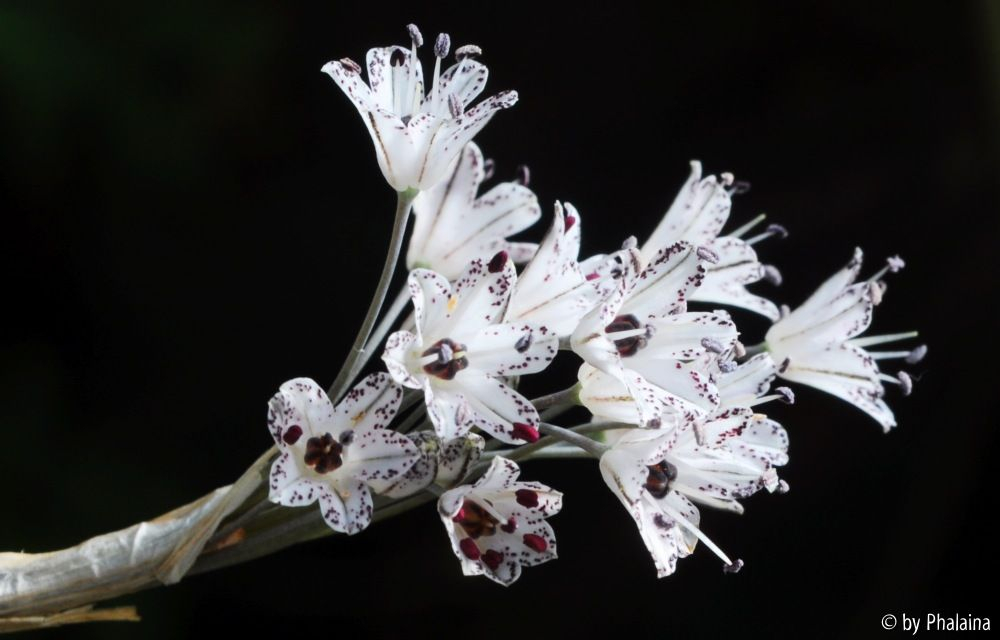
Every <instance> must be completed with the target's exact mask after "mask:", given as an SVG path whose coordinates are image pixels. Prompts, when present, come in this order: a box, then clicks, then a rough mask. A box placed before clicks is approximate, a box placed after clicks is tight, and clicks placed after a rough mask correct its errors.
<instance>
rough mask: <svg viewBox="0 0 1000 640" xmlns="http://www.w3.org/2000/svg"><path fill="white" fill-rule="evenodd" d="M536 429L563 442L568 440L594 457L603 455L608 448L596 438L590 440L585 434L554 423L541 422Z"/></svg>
mask: <svg viewBox="0 0 1000 640" xmlns="http://www.w3.org/2000/svg"><path fill="white" fill-rule="evenodd" d="M538 430H539V431H541V432H542V433H544V434H546V435H550V436H552V437H554V438H556V439H558V440H562V441H563V442H568V443H570V444H571V445H574V446H576V447H580V448H581V449H583V450H584V451H586V452H587V453H589V454H590V455H592V456H594V457H595V458H600V457H601V456H602V455H604V452H605V451H607V450H608V447H607V446H606V445H603V444H601V443H600V442H597V441H596V440H592V439H591V438H588V437H587V436H584V435H580V434H579V433H576V432H575V431H570V430H569V429H563V428H562V427H559V426H556V425H554V424H548V423H546V422H543V423H541V424H540V425H538Z"/></svg>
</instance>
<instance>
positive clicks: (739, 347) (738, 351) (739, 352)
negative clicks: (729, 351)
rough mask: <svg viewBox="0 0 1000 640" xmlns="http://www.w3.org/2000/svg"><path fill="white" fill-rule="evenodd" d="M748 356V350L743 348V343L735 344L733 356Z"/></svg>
mask: <svg viewBox="0 0 1000 640" xmlns="http://www.w3.org/2000/svg"><path fill="white" fill-rule="evenodd" d="M746 354H747V348H746V347H744V346H743V343H742V342H740V341H739V340H737V341H736V342H734V343H733V355H735V356H736V357H737V358H742V357H743V356H745V355H746Z"/></svg>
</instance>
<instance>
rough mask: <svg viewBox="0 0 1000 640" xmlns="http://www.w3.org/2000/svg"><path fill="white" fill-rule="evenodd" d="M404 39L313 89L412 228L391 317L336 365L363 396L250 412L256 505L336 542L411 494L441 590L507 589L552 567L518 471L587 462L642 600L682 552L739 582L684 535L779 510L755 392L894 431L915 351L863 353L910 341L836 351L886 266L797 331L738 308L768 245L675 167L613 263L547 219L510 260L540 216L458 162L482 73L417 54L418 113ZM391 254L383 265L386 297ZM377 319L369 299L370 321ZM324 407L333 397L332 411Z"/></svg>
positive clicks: (314, 396)
mask: <svg viewBox="0 0 1000 640" xmlns="http://www.w3.org/2000/svg"><path fill="white" fill-rule="evenodd" d="M409 35H410V46H409V47H395V46H393V47H382V48H375V49H372V50H371V51H369V52H368V55H367V57H366V66H365V68H366V70H367V81H366V80H364V79H363V73H364V71H363V70H362V67H361V65H359V64H357V63H355V62H353V61H352V60H350V59H347V58H344V59H341V60H339V61H334V62H331V63H329V64H327V65H326V66H325V67H323V70H324V71H325V72H326V73H328V74H329V75H330V76H331V77H332V78H333V80H334V81H335V82H336V84H337V86H339V87H340V88H341V89H342V90H343V91H344V93H345V94H346V95H347V97H348V98H349V99H350V100H351V102H352V103H353V104H354V106H355V107H356V108H357V110H358V112H359V113H360V114H361V116H362V119H363V121H364V123H365V126H366V127H367V128H368V130H369V133H370V134H371V137H372V141H373V143H374V146H375V152H376V157H377V159H378V164H379V167H380V168H381V170H382V173H383V174H384V176H385V178H386V181H387V182H388V183H389V185H390V186H391V187H392V188H393V189H394V190H396V191H397V192H398V193H399V197H400V203H401V205H400V211H401V212H402V215H403V216H404V217H403V219H402V220H403V223H404V225H405V222H406V219H407V217H410V216H411V215H412V218H413V222H414V223H413V229H412V233H411V236H410V239H409V245H408V248H407V250H406V251H405V262H406V266H407V268H408V269H409V275H408V278H407V282H406V290H405V292H402V294H401V295H402V296H408V298H409V302H410V303H411V305H412V314H411V315H409V317H405V316H404V315H403V314H402V311H403V307H404V305H403V304H399V305H396V308H395V310H394V311H389V312H386V313H384V315H383V320H382V324H381V325H380V328H379V329H378V330H376V331H375V332H374V333H372V332H371V326H370V323H369V326H368V327H367V329H363V331H362V334H361V336H360V338H361V340H362V342H361V343H359V344H363V345H364V348H363V349H359V350H357V351H356V352H353V351H352V353H351V355H350V356H349V358H348V361H347V362H346V363H345V364H344V368H345V371H350V372H355V371H358V370H360V369H361V368H362V366H363V365H364V363H365V362H367V360H363V359H360V358H362V357H366V356H363V354H370V353H372V352H381V354H382V357H381V360H382V363H383V364H384V367H385V369H386V372H383V373H375V374H371V375H369V376H368V377H366V378H364V379H363V380H361V381H360V382H359V383H358V384H357V385H356V386H354V387H353V388H351V389H350V390H348V391H347V392H346V393H343V394H342V397H333V398H332V399H331V398H330V397H328V396H327V393H326V392H325V391H324V390H323V389H322V388H320V387H319V386H318V385H317V384H316V383H315V382H313V381H312V380H308V379H303V378H299V379H295V380H291V381H289V382H286V383H285V384H284V385H282V386H281V389H280V390H279V392H278V394H277V395H275V397H274V398H273V399H272V400H271V403H270V405H269V412H268V423H269V426H270V430H271V434H272V436H273V438H274V441H275V443H276V444H277V446H278V448H279V450H280V455H279V456H278V458H277V459H276V460H275V461H274V463H273V467H272V469H271V480H270V497H271V500H272V501H274V502H277V503H280V504H282V505H286V506H305V505H309V504H312V503H314V502H319V504H320V508H321V513H322V517H323V519H324V520H325V521H326V522H327V524H328V525H329V526H330V527H331V528H332V529H334V530H336V531H340V532H344V533H348V534H353V533H357V532H358V531H360V530H362V529H364V528H365V527H366V526H367V525H368V524H369V522H370V521H371V520H372V514H373V500H372V497H371V494H370V491H374V492H376V493H379V494H383V495H384V496H385V497H384V500H386V501H387V503H393V504H395V503H398V501H400V500H403V499H406V498H407V497H408V496H414V495H416V494H421V493H426V492H430V493H432V494H434V495H437V496H438V503H437V508H438V512H439V514H440V516H441V520H442V522H443V523H444V527H445V529H446V531H447V533H448V536H449V538H450V540H451V545H452V548H453V550H454V552H455V555H456V556H457V558H458V559H459V561H460V562H461V567H462V571H463V572H464V573H465V574H466V575H485V576H487V577H489V578H490V579H492V580H494V581H496V582H498V583H500V584H503V585H509V584H511V583H512V582H514V581H515V580H517V578H518V577H519V576H520V574H521V570H522V567H525V566H533V565H536V564H540V563H543V562H547V561H548V560H552V559H554V558H555V557H556V548H557V547H556V539H555V534H554V532H553V529H552V527H551V525H550V524H549V523H548V522H547V518H549V517H550V516H553V515H555V514H557V513H558V512H559V510H560V508H561V506H562V494H561V493H559V492H558V491H556V490H554V489H551V488H549V487H547V486H545V485H542V484H539V483H537V482H529V481H522V480H519V475H520V468H519V467H518V464H517V461H518V460H525V459H537V458H545V457H556V456H566V455H573V456H579V457H591V458H596V459H597V462H598V464H597V468H598V469H599V471H600V473H601V476H602V477H603V479H604V480H605V482H606V484H607V486H608V488H609V489H610V490H611V491H612V493H613V494H614V495H615V496H616V497H617V498H618V499H619V500H620V501H621V503H622V505H624V507H625V509H626V511H627V512H628V514H629V515H630V516H631V517H632V519H633V520H634V522H635V525H636V526H637V527H638V530H639V533H640V537H641V539H642V541H643V542H644V543H645V545H646V547H647V548H648V550H649V552H650V555H651V556H652V559H653V562H654V565H655V567H656V570H657V573H658V575H659V576H661V577H662V576H666V575H669V574H671V573H673V572H674V570H675V568H676V564H677V560H678V559H679V558H683V557H685V556H687V555H689V554H691V553H692V552H693V551H694V549H695V548H696V546H697V544H698V543H699V542H700V543H702V544H703V545H704V546H706V547H708V548H709V549H710V550H711V551H712V552H714V553H715V554H716V555H717V556H718V557H719V558H720V559H721V560H722V562H723V565H724V568H725V569H726V570H727V571H729V572H734V571H736V570H738V569H739V568H740V567H742V565H743V562H742V561H741V560H739V559H736V560H734V559H732V558H730V556H728V555H727V554H726V553H725V552H723V551H722V550H721V549H720V548H719V547H718V546H717V545H716V544H714V543H713V542H712V541H711V539H710V538H709V537H708V536H707V535H706V534H705V533H704V532H703V531H702V530H701V528H700V511H699V509H700V508H704V507H710V508H715V509H721V510H724V511H730V512H734V513H742V512H743V506H742V504H741V502H740V501H741V500H743V499H744V498H747V497H749V496H750V495H752V494H754V493H757V492H759V491H762V490H763V491H766V492H769V493H784V492H785V491H787V490H788V484H787V483H786V482H785V481H783V480H781V479H780V478H779V477H778V469H779V468H780V467H782V466H783V465H785V464H786V463H787V462H788V434H787V432H786V430H785V428H784V427H783V426H782V425H781V424H779V423H778V422H776V421H775V420H773V419H771V418H769V417H768V416H766V415H765V414H763V413H761V412H760V406H761V405H763V404H765V403H769V402H773V401H775V400H778V401H782V402H784V403H787V404H791V403H792V402H793V401H794V393H793V392H792V390H791V389H789V388H788V387H785V386H774V384H775V381H776V380H777V379H778V378H780V379H782V380H785V381H788V382H792V383H798V384H803V385H808V386H811V387H815V388H817V389H820V390H823V391H826V392H828V393H830V394H833V395H835V396H837V397H839V398H842V399H844V400H846V401H848V402H849V403H851V404H853V405H854V406H856V407H858V408H860V409H861V410H863V411H865V412H866V413H867V414H868V415H870V416H871V417H872V418H874V419H875V420H876V421H878V422H879V424H881V425H882V426H883V427H884V428H885V429H886V430H888V429H889V428H891V427H894V426H895V424H896V421H895V419H894V417H893V414H892V411H891V410H890V409H889V407H888V405H887V404H886V402H885V400H884V397H883V396H884V394H885V388H884V386H883V383H886V382H891V383H894V384H896V385H898V386H899V387H900V388H901V389H902V391H903V393H904V395H905V394H908V393H909V392H910V390H911V387H912V378H911V377H910V376H909V375H907V374H906V373H905V372H898V373H896V375H895V376H889V375H887V374H885V373H883V372H881V371H880V369H879V366H878V362H879V360H882V359H889V358H900V359H905V360H906V361H907V362H908V363H910V364H914V363H916V362H917V361H919V360H920V359H921V358H922V357H923V355H924V354H925V353H926V347H923V346H919V347H916V348H913V349H907V350H900V351H885V352H870V351H866V350H865V348H866V347H870V346H872V345H875V344H880V343H885V342H890V341H894V340H901V339H906V338H911V337H913V336H915V334H914V333H905V334H891V335H882V336H872V337H859V335H860V334H861V333H862V332H863V331H865V329H867V328H868V326H869V324H870V323H871V319H872V312H873V310H874V308H875V306H877V305H878V304H879V303H880V302H881V300H882V298H883V296H884V293H885V284H884V283H883V281H882V277H883V276H884V275H885V274H886V273H887V272H896V271H899V269H901V268H902V266H903V262H902V260H900V259H899V258H898V257H894V258H890V259H889V260H888V261H887V264H886V267H885V268H884V269H882V270H880V271H879V272H878V273H876V274H875V275H873V276H872V277H871V278H868V279H867V280H864V281H862V282H857V277H858V274H859V272H860V268H861V251H860V250H857V251H856V252H855V255H854V257H853V258H852V260H851V261H850V263H848V265H847V266H846V267H845V268H844V269H842V270H841V271H839V272H838V273H836V274H834V275H833V276H832V277H831V278H830V279H829V280H827V281H826V282H825V283H823V284H822V285H821V286H820V287H819V289H818V290H817V291H816V293H814V294H813V295H812V296H811V297H810V298H809V299H808V300H807V301H806V302H804V303H803V304H802V305H801V306H799V307H798V308H797V309H795V310H794V311H792V310H790V309H789V308H788V307H786V306H779V305H777V304H775V303H774V302H772V301H771V300H770V299H769V298H768V297H765V296H763V295H761V293H760V292H759V291H756V290H755V291H751V290H750V289H748V287H750V286H755V285H757V283H759V282H760V281H764V283H766V284H770V285H772V286H776V285H780V283H781V275H780V272H779V271H778V270H777V269H776V268H775V267H773V266H771V265H768V264H764V263H763V262H761V261H760V259H759V257H758V254H757V251H758V247H759V243H761V242H762V241H763V240H765V239H767V238H771V237H784V236H785V235H787V232H786V231H785V229H784V228H783V227H781V226H780V225H770V226H768V227H766V228H765V229H764V230H763V231H760V232H758V233H756V234H755V235H750V233H751V231H752V229H754V228H755V226H756V225H757V224H758V223H759V222H760V218H762V216H761V217H759V218H758V219H755V220H753V221H750V222H749V223H747V224H744V225H743V226H742V227H740V228H738V229H735V230H731V231H729V232H724V229H725V228H726V227H727V223H728V222H729V216H730V211H731V209H732V202H733V197H734V196H736V195H738V194H740V193H741V192H743V191H744V190H745V189H746V185H745V183H741V182H738V181H737V180H736V179H735V178H734V176H733V175H732V174H729V173H722V174H719V175H718V176H715V175H707V176H706V175H703V172H702V166H701V164H700V163H699V162H697V161H694V162H692V163H691V173H690V176H689V178H688V180H687V181H686V182H685V183H684V185H683V186H682V187H681V189H680V192H679V193H678V194H677V196H676V197H675V198H674V200H673V203H672V204H671V205H670V207H669V208H668V210H667V212H666V214H665V215H664V216H663V218H662V220H661V221H660V223H659V224H658V225H657V226H656V228H655V229H654V230H653V231H652V233H651V234H650V235H649V238H648V240H647V241H646V242H645V243H643V244H642V245H641V246H640V244H639V243H638V242H637V241H636V239H635V238H621V240H623V243H622V244H621V245H620V247H621V248H620V249H617V250H614V251H612V252H610V253H607V254H599V255H594V256H590V257H586V258H583V257H581V256H580V238H581V230H582V228H583V224H582V220H581V215H580V213H579V212H578V211H577V210H576V208H575V207H574V206H573V205H572V204H570V203H568V202H556V203H555V206H554V211H553V213H552V216H551V219H550V220H551V222H550V224H549V227H548V231H547V232H546V233H545V234H544V235H542V237H541V238H539V241H538V243H537V244H535V243H530V242H522V241H519V240H514V239H512V237H513V236H515V235H516V234H519V233H521V232H522V231H525V230H526V229H528V228H529V227H531V226H532V225H533V224H534V223H535V222H537V221H538V219H539V218H540V217H541V216H542V210H541V208H540V206H539V204H538V199H537V198H536V196H535V195H534V193H533V192H532V191H531V189H530V188H529V187H528V179H527V171H526V170H524V171H521V175H520V176H519V178H518V179H517V180H515V181H510V182H500V183H497V184H494V185H493V186H491V187H488V188H484V186H483V185H484V183H486V182H487V181H489V180H490V179H491V177H492V174H493V163H492V162H491V161H489V160H487V159H485V158H484V155H483V152H482V151H481V150H480V148H479V147H478V146H477V145H476V144H475V143H474V142H472V138H473V137H474V136H475V135H476V134H477V133H478V132H479V131H480V130H481V129H482V128H483V127H484V126H485V125H486V123H487V122H488V121H489V120H490V118H491V117H492V116H493V115H494V113H495V112H497V111H498V110H500V109H504V108H507V107H510V106H512V105H513V104H514V103H515V102H516V99H517V95H516V94H515V93H514V92H506V93H502V94H499V95H497V96H494V97H492V98H488V99H487V100H485V101H483V102H480V103H479V104H478V105H477V106H472V107H470V105H471V103H473V102H474V101H475V100H476V98H477V96H478V95H479V94H480V93H481V92H482V90H483V87H484V85H485V82H486V78H487V75H488V73H487V68H486V66H485V65H484V64H482V63H481V62H479V61H478V60H477V58H478V57H480V56H481V54H482V52H481V51H480V49H479V47H476V46H474V45H466V46H463V47H459V48H457V49H456V50H455V52H454V53H455V61H454V63H453V64H451V65H450V66H447V68H446V69H444V70H443V71H442V66H443V65H444V62H445V60H446V58H447V57H448V56H449V53H450V50H451V46H450V38H449V37H448V36H447V35H445V34H441V35H439V36H438V37H437V38H436V40H435V43H434V46H433V54H434V70H433V75H432V79H431V82H430V83H429V86H430V89H429V90H425V85H424V75H423V70H422V67H421V65H420V62H419V60H418V59H417V54H418V50H419V49H420V47H421V46H422V44H423V36H422V35H421V33H420V31H419V30H418V29H417V28H416V27H415V26H413V25H410V27H409ZM480 191H484V192H483V193H480ZM397 215H399V214H397ZM612 248H613V247H612ZM398 253H399V252H398V251H396V252H393V251H390V256H389V258H388V262H387V272H388V273H390V275H391V272H392V269H393V267H394V266H395V260H396V258H397V255H398ZM384 280H386V279H385V278H384ZM386 281H387V280H386ZM380 286H381V285H380ZM384 295H385V290H384V288H383V289H382V290H380V291H379V292H378V294H377V295H376V301H375V303H374V304H373V309H374V312H375V313H374V314H373V315H372V317H371V318H370V320H372V321H374V319H375V316H376V315H377V312H378V310H379V308H380V305H381V300H382V299H383V298H384ZM399 299H400V300H401V301H402V300H404V299H405V297H401V298H399ZM748 312H749V313H753V314H758V315H760V316H763V317H764V318H766V319H767V320H769V321H770V322H771V327H770V329H769V330H767V332H766V335H764V336H763V340H761V341H760V342H759V343H757V344H751V343H750V341H748V340H747V339H746V336H745V335H743V334H742V333H741V332H740V331H739V329H738V327H737V320H738V318H739V314H741V313H748ZM401 318H402V319H401ZM392 329H395V331H394V332H392V333H391V335H390V331H391V330H392ZM386 336H388V337H387V338H386ZM383 338H385V342H384V345H383V344H382V340H383ZM560 352H563V353H564V354H565V356H566V357H573V356H574V355H575V356H576V357H578V358H579V359H580V360H582V363H581V364H580V366H579V370H578V375H577V380H575V381H568V384H564V385H562V386H564V387H567V388H565V389H563V390H562V391H555V392H553V393H551V394H549V395H546V396H542V397H539V398H535V399H531V398H529V397H527V396H526V395H524V394H523V393H522V391H521V390H520V384H521V381H522V379H523V378H525V377H526V376H531V375H533V374H537V373H539V372H542V371H544V370H545V369H546V368H547V367H548V366H549V364H550V363H551V362H552V361H553V360H554V359H555V358H556V357H557V356H559V355H560ZM348 377H352V376H348ZM336 387H337V385H334V389H333V391H331V395H333V396H337V395H341V394H340V390H339V389H337V388H336ZM344 388H346V385H345V387H344ZM335 401H336V402H337V404H336V405H335V404H334V402H335ZM577 406H583V407H585V408H586V409H587V410H588V411H589V412H590V414H591V417H590V418H589V419H588V421H585V422H583V423H581V424H578V425H576V426H571V427H561V426H558V425H556V424H553V422H552V421H553V420H555V419H556V418H558V417H559V416H560V415H562V414H563V413H565V412H566V411H567V410H568V409H570V408H573V407H577ZM626 522H627V521H626Z"/></svg>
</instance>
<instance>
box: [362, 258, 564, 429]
mask: <svg viewBox="0 0 1000 640" xmlns="http://www.w3.org/2000/svg"><path fill="white" fill-rule="evenodd" d="M515 280H516V276H515V273H514V267H513V265H512V264H511V261H510V259H509V257H508V256H507V254H506V252H503V251H501V252H500V253H498V254H497V255H496V256H494V257H493V258H492V259H491V260H489V261H488V262H485V261H483V260H475V261H473V262H472V263H471V264H470V265H469V267H468V268H467V269H466V271H465V273H463V274H462V275H461V276H460V277H459V278H458V279H457V280H456V282H455V284H454V287H452V285H451V284H449V282H448V279H447V278H445V277H444V276H442V275H440V274H437V273H434V272H433V271H428V270H426V269H416V270H414V271H412V272H411V273H410V277H409V287H410V296H411V298H412V301H413V308H414V319H415V325H416V326H415V331H416V333H410V332H409V331H399V332H397V333H394V334H392V335H391V336H389V339H388V341H387V342H386V348H385V353H384V354H383V356H382V359H383V361H385V364H386V367H387V368H388V369H389V373H390V374H391V375H392V377H393V378H394V379H395V380H396V381H397V382H399V383H400V384H402V385H404V386H407V387H410V388H412V389H423V391H424V397H425V401H426V404H427V413H428V415H429V416H430V418H431V421H432V422H433V423H434V430H435V432H436V433H437V435H438V437H439V438H441V439H442V440H445V441H448V440H451V439H453V438H457V437H459V436H462V435H464V434H466V433H468V431H469V430H470V429H471V428H473V427H478V428H479V429H482V430H483V431H486V432H488V433H490V434H491V435H493V436H494V437H496V438H499V439H500V440H503V441H504V442H508V443H523V442H533V441H535V440H537V439H538V412H537V411H536V410H535V408H534V407H533V406H532V405H531V402H529V401H528V400H527V399H526V398H525V397H524V396H522V395H521V394H519V393H517V392H516V391H514V390H513V389H511V388H510V387H509V386H508V385H507V383H506V382H505V381H504V380H503V379H502V378H503V377H505V376H517V375H525V374H530V373H536V372H538V371H541V370H542V369H544V368H545V367H547V366H548V364H549V362H551V361H552V359H553V358H554V357H555V355H556V352H557V351H558V346H559V341H558V338H557V337H556V335H555V333H554V332H552V331H550V330H549V329H548V328H546V327H544V326H537V325H533V324H529V323H522V322H517V323H514V322H508V323H502V318H503V315H504V311H505V310H506V308H507V302H508V299H509V298H510V291H511V288H512V287H513V286H514V282H515Z"/></svg>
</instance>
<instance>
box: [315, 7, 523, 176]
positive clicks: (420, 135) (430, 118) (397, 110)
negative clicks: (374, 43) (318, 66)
mask: <svg viewBox="0 0 1000 640" xmlns="http://www.w3.org/2000/svg"><path fill="white" fill-rule="evenodd" d="M410 40H411V46H410V48H408V49H407V48H406V47H398V46H393V47H378V48H375V49H371V50H369V51H368V56H367V59H366V63H367V67H368V82H367V83H365V81H364V80H362V78H361V71H362V70H361V66H360V65H359V64H358V63H356V62H354V61H353V60H351V59H349V58H344V59H342V60H334V61H332V62H328V63H327V64H326V65H325V66H324V67H323V71H324V72H325V73H327V74H329V75H330V77H331V78H333V81H334V82H336V83H337V86H339V87H340V88H341V89H342V90H343V91H344V93H346V94H347V97H348V98H350V100H351V102H352V103H354V106H355V107H356V108H357V110H358V113H360V114H361V118H362V119H363V120H364V122H365V126H366V127H368V133H369V134H371V138H372V142H373V143H374V144H375V155H376V157H377V158H378V164H379V168H381V169H382V174H383V175H384V176H385V179H386V181H387V182H388V183H389V184H390V185H391V186H392V188H393V189H395V190H396V191H407V190H410V189H416V190H420V191H422V190H425V189H429V188H431V187H433V186H434V185H436V184H438V183H439V182H440V181H441V180H442V179H443V178H444V177H445V175H446V174H447V172H448V167H449V165H450V164H451V163H452V160H454V158H455V156H456V155H457V154H458V153H459V152H460V151H461V150H462V148H463V147H464V146H465V144H466V143H467V142H469V141H470V140H472V138H473V137H474V136H475V135H476V134H477V133H479V131H480V130H481V129H482V128H483V127H484V126H486V123H487V122H489V120H490V118H492V117H493V114H494V113H496V112H497V111H499V110H500V109H506V108H508V107H511V106H513V105H514V103H516V102H517V93H516V92H514V91H505V92H503V93H500V94H497V95H495V96H493V97H491V98H487V99H486V100H484V101H482V102H480V103H479V104H478V105H476V106H474V107H472V108H471V109H470V108H469V105H470V104H471V103H472V102H473V101H474V100H475V99H476V97H477V96H479V94H480V93H481V92H482V90H483V87H484V86H485V85H486V77H487V75H488V72H487V69H486V67H485V66H484V65H483V64H481V63H479V62H478V61H476V60H475V59H474V57H475V55H476V54H477V53H478V47H460V48H459V49H458V50H457V51H456V52H455V53H456V58H457V59H458V60H457V62H456V63H455V64H453V65H452V66H450V67H448V68H447V69H446V70H445V71H444V72H442V71H441V62H442V60H443V59H444V58H446V57H447V56H448V53H449V49H450V38H448V36H447V34H441V35H439V36H438V38H437V40H436V41H435V45H434V72H433V76H432V80H431V83H430V90H429V91H427V92H426V93H425V88H424V74H423V67H421V65H420V61H419V60H418V59H417V48H418V47H420V46H421V45H422V44H423V37H422V36H421V35H420V32H419V30H417V28H416V27H415V26H414V25H410Z"/></svg>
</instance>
